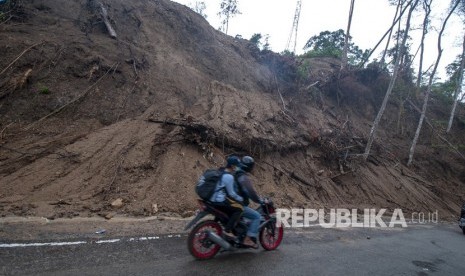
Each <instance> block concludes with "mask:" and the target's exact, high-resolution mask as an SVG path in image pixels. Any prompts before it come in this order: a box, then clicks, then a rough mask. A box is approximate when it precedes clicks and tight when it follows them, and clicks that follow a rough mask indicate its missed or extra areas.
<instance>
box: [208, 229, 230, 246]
mask: <svg viewBox="0 0 465 276" xmlns="http://www.w3.org/2000/svg"><path fill="white" fill-rule="evenodd" d="M208 239H209V240H211V241H212V242H214V243H216V244H218V245H219V246H221V247H223V249H224V250H230V249H231V244H229V242H227V241H225V240H224V239H223V238H222V237H220V236H218V235H217V234H215V233H213V232H212V231H208Z"/></svg>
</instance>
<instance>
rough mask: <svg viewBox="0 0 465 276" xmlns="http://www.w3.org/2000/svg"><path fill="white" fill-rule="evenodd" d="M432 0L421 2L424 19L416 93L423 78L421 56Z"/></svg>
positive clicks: (423, 50)
mask: <svg viewBox="0 0 465 276" xmlns="http://www.w3.org/2000/svg"><path fill="white" fill-rule="evenodd" d="M432 2H433V0H423V9H424V11H425V17H424V18H423V32H422V34H421V40H420V61H419V64H418V75H417V84H416V87H417V92H418V90H419V89H420V85H421V81H422V76H423V56H424V53H425V38H426V34H427V33H428V30H429V23H430V19H429V15H430V14H431V3H432Z"/></svg>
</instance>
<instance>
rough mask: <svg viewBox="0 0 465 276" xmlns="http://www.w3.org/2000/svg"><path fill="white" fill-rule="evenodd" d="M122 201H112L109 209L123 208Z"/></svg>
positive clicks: (119, 199)
mask: <svg viewBox="0 0 465 276" xmlns="http://www.w3.org/2000/svg"><path fill="white" fill-rule="evenodd" d="M123 204H124V203H123V199H122V198H118V199H116V200H114V201H113V202H112V203H111V207H113V208H121V207H123Z"/></svg>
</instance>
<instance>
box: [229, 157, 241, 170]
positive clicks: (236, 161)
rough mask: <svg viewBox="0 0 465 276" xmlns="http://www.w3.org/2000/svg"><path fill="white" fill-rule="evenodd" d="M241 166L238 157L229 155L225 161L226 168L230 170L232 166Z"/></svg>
mask: <svg viewBox="0 0 465 276" xmlns="http://www.w3.org/2000/svg"><path fill="white" fill-rule="evenodd" d="M240 165H241V159H239V157H237V156H234V155H231V156H229V157H228V158H227V159H226V167H227V168H231V167H232V166H238V167H239V166H240Z"/></svg>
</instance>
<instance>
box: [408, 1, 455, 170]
mask: <svg viewBox="0 0 465 276" xmlns="http://www.w3.org/2000/svg"><path fill="white" fill-rule="evenodd" d="M460 1H461V0H453V1H452V7H451V9H450V11H449V13H448V14H447V17H446V19H445V20H444V22H443V23H442V27H441V31H440V32H439V35H438V56H437V58H436V62H435V64H434V67H433V71H432V72H431V75H430V77H429V82H428V89H427V90H426V95H425V98H424V100H423V108H422V109H421V115H420V121H419V122H418V127H417V130H416V131H415V136H414V137H413V141H412V145H411V146H410V152H409V157H408V162H407V166H410V165H411V164H412V162H413V155H414V153H415V147H416V145H417V142H418V137H419V136H420V132H421V128H422V126H423V121H424V120H425V116H426V109H427V107H428V100H429V95H430V94H431V90H432V87H433V80H434V75H436V70H437V69H438V65H439V62H440V61H441V56H442V51H443V49H442V45H441V40H442V34H443V33H444V30H445V29H446V25H447V21H449V18H450V16H451V15H452V13H453V12H454V10H455V9H456V8H457V6H458V4H459V2H460Z"/></svg>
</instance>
